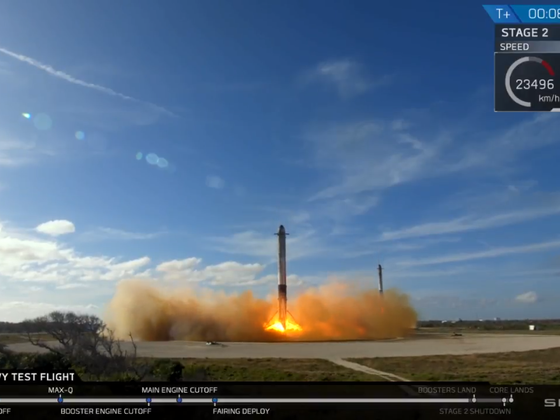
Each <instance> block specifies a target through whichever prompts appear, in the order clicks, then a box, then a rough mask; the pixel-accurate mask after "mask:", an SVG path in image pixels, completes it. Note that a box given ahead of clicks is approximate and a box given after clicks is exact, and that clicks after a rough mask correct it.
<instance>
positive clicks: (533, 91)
mask: <svg viewBox="0 0 560 420" xmlns="http://www.w3.org/2000/svg"><path fill="white" fill-rule="evenodd" d="M558 72H560V55H559V54H535V55H521V54H495V78H496V81H495V83H496V84H495V87H496V96H495V102H496V103H495V107H496V111H556V112H560V80H557V74H558Z"/></svg>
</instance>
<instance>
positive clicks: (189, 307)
mask: <svg viewBox="0 0 560 420" xmlns="http://www.w3.org/2000/svg"><path fill="white" fill-rule="evenodd" d="M276 299H277V297H276V296H271V297H270V298H268V299H259V298H257V297H255V296H254V295H253V293H252V292H251V291H245V292H243V293H240V294H234V295H228V294H226V293H224V292H219V291H218V292H216V291H209V290H199V289H182V290H178V289H172V290H161V289H160V288H156V286H154V284H153V283H152V282H146V281H141V280H129V281H126V282H122V283H120V284H119V285H118V286H117V290H116V293H115V296H114V297H113V299H112V300H111V302H110V303H109V306H108V310H107V317H106V322H107V325H108V326H109V328H111V329H112V330H113V331H114V332H115V334H116V335H117V336H118V337H119V338H126V337H128V335H129V334H132V336H133V337H134V338H135V339H138V340H143V341H169V340H193V341H224V342H225V341H282V340H301V341H305V340H310V341H319V340H366V339H383V338H392V337H402V336H404V335H407V334H409V333H410V332H411V329H412V328H413V327H414V326H415V325H416V319H417V318H416V311H415V310H414V309H413V308H412V306H411V305H410V303H409V300H408V297H407V296H406V295H405V294H403V293H400V292H399V291H397V290H394V289H393V290H387V291H385V293H384V294H383V296H380V294H379V292H378V291H377V290H363V289H359V288H357V287H352V286H350V285H348V284H347V283H339V282H333V283H330V284H327V285H325V286H321V287H318V288H313V289H308V290H306V291H304V292H303V293H301V294H300V295H299V296H297V297H294V298H292V299H291V300H290V301H289V302H288V308H289V310H290V312H291V314H293V316H294V318H295V319H296V321H297V322H298V324H299V325H300V326H301V327H302V331H299V332H297V334H286V333H284V334H282V333H279V332H276V331H266V330H265V328H264V326H265V325H266V323H267V321H269V320H270V317H272V316H273V315H274V313H275V312H276V311H277V310H278V302H277V300H276Z"/></svg>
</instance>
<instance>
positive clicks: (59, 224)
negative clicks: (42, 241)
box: [35, 220, 76, 236]
mask: <svg viewBox="0 0 560 420" xmlns="http://www.w3.org/2000/svg"><path fill="white" fill-rule="evenodd" d="M35 230H36V231H37V232H39V233H44V234H45V235H51V236H60V235H66V234H68V233H74V232H75V231H76V227H75V226H74V223H72V222H70V221H69V220H51V221H50V222H45V223H41V224H40V225H39V226H37V227H36V228H35Z"/></svg>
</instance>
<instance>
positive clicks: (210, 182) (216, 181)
mask: <svg viewBox="0 0 560 420" xmlns="http://www.w3.org/2000/svg"><path fill="white" fill-rule="evenodd" d="M206 186H207V187H209V188H215V189H217V190H220V189H222V188H224V186H225V182H224V180H223V179H222V178H220V177H219V176H217V175H209V176H207V177H206Z"/></svg>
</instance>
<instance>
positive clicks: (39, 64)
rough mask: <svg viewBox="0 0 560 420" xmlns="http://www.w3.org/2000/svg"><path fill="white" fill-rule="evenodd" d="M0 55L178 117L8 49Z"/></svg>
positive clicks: (151, 104)
mask: <svg viewBox="0 0 560 420" xmlns="http://www.w3.org/2000/svg"><path fill="white" fill-rule="evenodd" d="M0 53H2V54H5V55H7V56H9V57H12V58H14V59H16V60H18V61H21V62H22V63H26V64H29V65H30V66H33V67H35V68H37V69H39V70H42V71H44V72H46V73H48V74H50V75H51V76H54V77H56V78H59V79H61V80H65V81H67V82H68V83H72V84H74V85H78V86H82V87H85V88H88V89H92V90H96V91H98V92H101V93H104V94H106V95H111V96H115V97H117V98H121V99H124V100H126V101H131V102H135V103H138V104H143V105H146V106H149V107H150V108H152V109H154V110H156V111H159V112H161V113H162V114H166V115H169V116H174V117H176V115H175V114H174V113H173V112H171V111H169V110H168V109H166V108H164V107H162V106H160V105H156V104H153V103H151V102H147V101H143V100H140V99H137V98H134V97H132V96H128V95H125V94H124V93H120V92H117V91H116V90H113V89H111V88H108V87H105V86H101V85H97V84H95V83H90V82H86V81H84V80H81V79H78V78H76V77H74V76H71V75H70V74H68V73H65V72H63V71H60V70H57V69H55V68H54V67H52V66H50V65H48V64H44V63H42V62H40V61H38V60H35V59H34V58H31V57H28V56H25V55H23V54H18V53H16V52H13V51H10V50H8V49H6V48H1V47H0Z"/></svg>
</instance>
